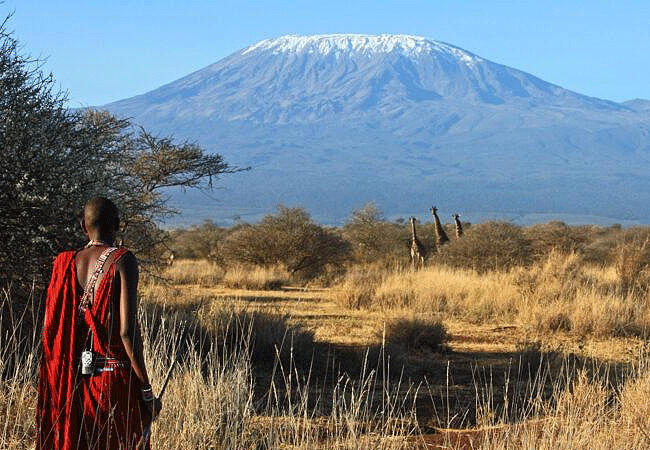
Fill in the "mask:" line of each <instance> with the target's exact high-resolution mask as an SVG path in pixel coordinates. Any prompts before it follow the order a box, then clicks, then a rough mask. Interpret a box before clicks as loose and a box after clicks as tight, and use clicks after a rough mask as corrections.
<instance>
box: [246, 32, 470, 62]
mask: <svg viewBox="0 0 650 450" xmlns="http://www.w3.org/2000/svg"><path fill="white" fill-rule="evenodd" d="M255 51H262V52H266V51H270V52H273V53H275V54H278V53H291V52H294V53H302V52H307V53H320V54H321V55H324V56H329V55H331V54H334V55H335V56H341V55H342V54H343V53H348V54H357V55H363V56H366V57H372V56H373V55H377V54H382V53H383V54H385V53H392V52H399V53H400V54H402V55H404V56H407V57H409V58H415V57H417V56H419V55H422V54H425V53H433V52H437V53H441V54H444V53H446V54H448V55H450V56H451V57H453V58H458V59H460V60H462V61H464V62H465V63H466V64H468V65H470V64H474V63H476V62H481V61H482V59H481V58H479V57H478V56H476V55H474V54H472V53H470V52H467V51H465V50H463V49H460V48H458V47H454V46H452V45H449V44H444V43H441V42H435V41H430V40H427V39H425V38H423V37H419V36H409V35H392V34H382V35H378V36H373V35H362V34H328V35H312V36H297V35H287V36H282V37H279V38H276V39H265V40H263V41H260V42H258V43H256V44H253V45H251V46H250V47H248V48H246V49H244V50H243V51H242V54H244V55H245V54H247V53H253V52H255Z"/></svg>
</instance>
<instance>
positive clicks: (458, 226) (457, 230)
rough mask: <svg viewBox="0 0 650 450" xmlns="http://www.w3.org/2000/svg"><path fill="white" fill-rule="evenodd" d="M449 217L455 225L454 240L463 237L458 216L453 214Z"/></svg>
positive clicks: (461, 225)
mask: <svg viewBox="0 0 650 450" xmlns="http://www.w3.org/2000/svg"><path fill="white" fill-rule="evenodd" d="M451 217H453V218H454V223H455V224H456V239H460V237H461V236H462V235H463V224H462V223H461V221H460V219H459V217H460V214H458V213H454V214H452V215H451Z"/></svg>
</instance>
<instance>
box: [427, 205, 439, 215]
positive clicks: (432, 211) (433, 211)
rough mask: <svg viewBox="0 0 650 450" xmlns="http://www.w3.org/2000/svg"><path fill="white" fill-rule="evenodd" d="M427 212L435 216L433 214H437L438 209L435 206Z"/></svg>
mask: <svg viewBox="0 0 650 450" xmlns="http://www.w3.org/2000/svg"><path fill="white" fill-rule="evenodd" d="M429 212H430V213H431V214H435V213H437V212H438V207H436V206H432V207H431V208H430V209H429Z"/></svg>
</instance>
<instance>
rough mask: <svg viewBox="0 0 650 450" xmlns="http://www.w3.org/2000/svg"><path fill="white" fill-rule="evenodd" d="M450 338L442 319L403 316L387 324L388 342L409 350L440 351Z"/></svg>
mask: <svg viewBox="0 0 650 450" xmlns="http://www.w3.org/2000/svg"><path fill="white" fill-rule="evenodd" d="M448 340H449V335H448V334H447V330H446V328H445V326H444V324H443V323H442V322H441V321H440V320H430V319H405V318H402V319H396V320H394V321H392V322H389V323H388V324H387V325H386V342H387V343H388V344H392V345H397V346H399V347H402V348H404V349H406V350H407V351H423V350H424V351H434V352H435V351H439V350H441V348H442V346H443V344H444V343H445V342H447V341H448Z"/></svg>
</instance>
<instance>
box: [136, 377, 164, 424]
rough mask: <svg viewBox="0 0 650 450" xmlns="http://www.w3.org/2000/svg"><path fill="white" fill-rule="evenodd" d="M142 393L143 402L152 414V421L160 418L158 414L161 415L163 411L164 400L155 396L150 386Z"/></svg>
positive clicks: (142, 390)
mask: <svg viewBox="0 0 650 450" xmlns="http://www.w3.org/2000/svg"><path fill="white" fill-rule="evenodd" d="M141 392H142V401H143V402H144V404H145V405H146V406H147V409H148V410H149V414H151V420H152V421H153V420H155V419H156V417H158V414H160V410H161V409H162V400H160V399H159V398H158V397H156V396H155V395H154V393H153V389H151V385H150V384H147V385H145V386H143V387H142V388H141Z"/></svg>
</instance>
